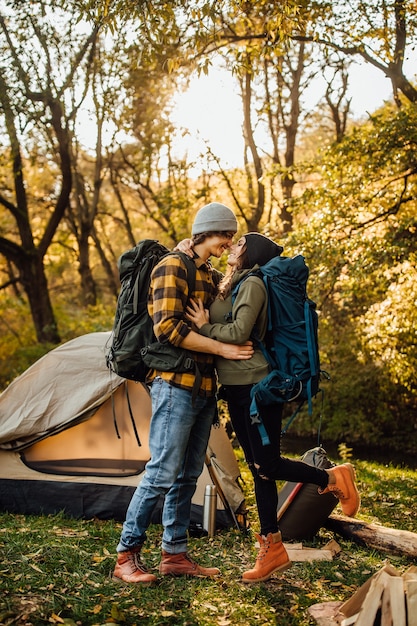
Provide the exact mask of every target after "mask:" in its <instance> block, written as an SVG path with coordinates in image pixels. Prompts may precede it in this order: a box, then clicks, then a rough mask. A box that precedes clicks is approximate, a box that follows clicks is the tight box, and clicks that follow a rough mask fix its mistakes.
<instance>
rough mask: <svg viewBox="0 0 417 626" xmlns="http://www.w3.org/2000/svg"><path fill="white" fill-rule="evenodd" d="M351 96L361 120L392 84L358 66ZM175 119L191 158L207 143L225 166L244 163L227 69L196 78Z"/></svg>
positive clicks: (236, 101)
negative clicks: (183, 130) (184, 130)
mask: <svg viewBox="0 0 417 626" xmlns="http://www.w3.org/2000/svg"><path fill="white" fill-rule="evenodd" d="M408 76H410V74H409V75H408ZM319 81H320V79H318V82H319ZM323 85H324V83H323ZM323 85H322V86H321V87H320V85H319V84H318V85H317V86H316V87H314V88H312V89H311V92H310V94H309V99H310V98H311V100H310V107H311V108H313V107H314V105H315V104H316V103H317V102H318V101H319V100H320V98H322V97H323V94H324V89H325V88H324V87H323ZM349 97H351V98H352V102H351V113H352V114H353V115H354V117H355V118H359V117H362V116H363V115H365V114H366V113H367V112H373V111H375V110H376V109H377V108H378V107H379V106H380V105H382V104H383V102H384V100H388V99H390V98H391V97H392V89H391V83H390V81H389V80H388V79H387V78H385V76H384V74H383V73H382V72H381V71H379V70H377V69H376V68H373V67H372V66H370V65H369V64H362V65H355V68H354V70H353V69H352V72H351V78H350V87H349ZM172 120H173V121H174V122H175V124H178V125H179V126H181V127H184V128H186V129H188V131H189V135H188V136H187V137H185V138H184V139H182V140H181V142H180V145H181V149H182V150H184V152H187V153H188V156H189V158H190V159H195V158H197V157H198V154H199V153H200V152H202V151H204V148H205V141H207V142H208V143H209V145H210V147H211V148H212V150H213V152H214V153H215V154H216V155H218V156H219V157H220V158H221V159H222V164H223V165H224V166H227V165H230V166H233V165H241V164H242V148H243V142H242V130H241V128H242V105H241V101H240V98H239V96H238V95H237V94H236V93H235V92H234V86H233V82H232V81H231V80H230V79H229V77H228V75H227V74H226V71H225V70H221V69H216V70H213V71H211V73H210V76H202V77H200V78H196V79H194V80H193V81H192V82H191V85H190V88H189V89H188V91H187V92H186V93H185V94H180V95H179V96H178V97H177V105H176V107H175V109H174V112H173V115H172ZM180 156H183V155H182V154H181V155H180Z"/></svg>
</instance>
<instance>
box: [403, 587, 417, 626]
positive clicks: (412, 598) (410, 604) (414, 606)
mask: <svg viewBox="0 0 417 626" xmlns="http://www.w3.org/2000/svg"><path fill="white" fill-rule="evenodd" d="M405 590H406V598H407V614H408V626H416V624H417V580H412V579H410V580H406V581H405Z"/></svg>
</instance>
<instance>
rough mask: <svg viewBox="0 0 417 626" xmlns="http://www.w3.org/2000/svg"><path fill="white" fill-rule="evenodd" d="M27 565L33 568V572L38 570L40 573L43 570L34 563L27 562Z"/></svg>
mask: <svg viewBox="0 0 417 626" xmlns="http://www.w3.org/2000/svg"><path fill="white" fill-rule="evenodd" d="M29 567H31V568H32V569H34V570H35V572H39V573H40V574H43V570H41V568H40V567H38V566H37V565H34V564H33V563H29Z"/></svg>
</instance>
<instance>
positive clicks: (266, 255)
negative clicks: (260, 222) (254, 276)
mask: <svg viewBox="0 0 417 626" xmlns="http://www.w3.org/2000/svg"><path fill="white" fill-rule="evenodd" d="M244 237H245V239H246V255H247V258H248V263H249V267H253V266H254V265H256V264H258V265H265V263H268V261H270V260H271V259H273V258H274V257H276V256H279V255H280V254H282V252H283V250H284V248H283V247H282V246H279V245H278V244H277V243H275V242H274V241H272V239H269V238H268V237H265V235H261V233H248V234H247V235H245V236H244Z"/></svg>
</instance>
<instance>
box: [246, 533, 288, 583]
mask: <svg viewBox="0 0 417 626" xmlns="http://www.w3.org/2000/svg"><path fill="white" fill-rule="evenodd" d="M256 538H257V539H258V541H259V545H260V549H259V552H258V556H257V557H256V563H255V567H254V568H253V569H250V570H248V571H247V572H244V573H243V575H242V581H243V582H244V583H258V582H261V581H262V580H268V578H270V577H271V576H272V574H273V573H274V572H283V571H284V570H286V569H288V568H289V567H291V565H292V563H291V561H290V558H289V556H288V554H287V551H286V549H285V546H284V544H283V543H282V538H281V533H280V532H279V531H278V532H277V533H269V534H268V535H267V536H266V537H263V536H261V535H256Z"/></svg>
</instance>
